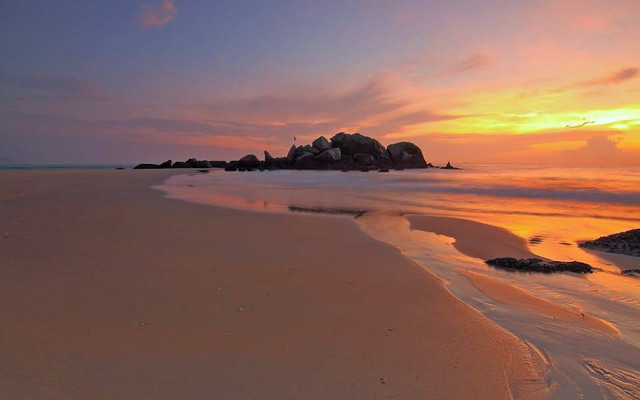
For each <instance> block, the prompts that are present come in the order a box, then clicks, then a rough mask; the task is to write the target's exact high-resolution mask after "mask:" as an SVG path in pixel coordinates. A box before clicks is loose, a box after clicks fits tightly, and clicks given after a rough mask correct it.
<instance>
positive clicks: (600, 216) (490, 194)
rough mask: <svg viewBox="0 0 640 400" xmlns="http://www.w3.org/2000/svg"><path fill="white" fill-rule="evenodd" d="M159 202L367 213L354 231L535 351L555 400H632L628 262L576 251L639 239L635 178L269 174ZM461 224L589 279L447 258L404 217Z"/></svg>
mask: <svg viewBox="0 0 640 400" xmlns="http://www.w3.org/2000/svg"><path fill="white" fill-rule="evenodd" d="M158 189H160V190H162V191H164V192H165V193H166V194H167V195H168V196H170V197H174V198H179V199H183V200H188V201H193V202H199V203H204V204H212V205H217V206H222V207H232V208H241V209H248V210H253V211H261V212H265V211H266V212H291V210H292V209H299V208H307V209H323V210H334V211H337V210H342V211H346V210H351V211H354V212H355V211H368V212H367V213H366V214H364V216H361V217H359V218H357V219H355V221H356V222H357V223H358V224H359V226H360V228H361V229H362V230H363V231H364V232H366V233H368V234H369V235H370V236H372V237H374V238H376V239H377V240H380V241H384V242H387V243H389V244H391V245H393V246H395V247H397V248H398V249H400V250H401V251H402V252H403V254H404V255H406V256H407V257H409V258H411V259H413V260H415V261H417V262H418V263H419V264H421V265H423V266H424V267H425V268H427V269H428V270H429V271H431V272H433V273H434V274H436V275H437V276H439V277H440V278H442V279H443V281H444V282H445V283H446V285H447V287H448V289H449V290H450V291H451V292H452V293H453V294H454V295H456V296H457V297H458V298H460V299H461V300H463V301H465V302H466V303H467V304H469V305H471V306H472V307H474V308H476V309H478V310H479V311H481V312H482V313H483V314H485V315H486V316H487V317H489V318H490V319H492V320H493V321H494V322H496V323H497V324H499V325H501V326H502V327H504V328H505V329H507V330H509V331H511V332H513V333H514V334H516V335H517V336H519V337H520V338H522V339H523V340H524V341H526V342H527V343H529V344H530V346H531V347H532V348H533V349H536V351H538V352H539V353H540V354H542V355H543V357H544V358H545V359H546V361H547V363H548V372H547V374H548V376H547V381H548V384H549V386H550V387H552V388H553V396H554V397H555V398H585V399H589V398H594V399H596V398H598V399H599V398H603V397H605V398H606V397H608V398H640V372H639V371H640V279H638V278H632V277H627V276H623V275H621V274H620V271H621V270H622V269H629V268H640V259H638V258H635V257H628V256H611V255H607V254H601V253H597V252H586V251H584V250H582V249H580V248H579V247H578V245H577V244H578V243H579V242H580V241H581V240H587V239H593V238H597V237H599V236H602V235H608V234H611V233H615V232H620V231H624V230H628V229H633V228H639V227H640V168H638V167H561V168H559V167H547V166H482V165H478V166H469V167H467V168H465V169H464V170H457V171H449V170H438V169H428V170H406V171H392V172H390V173H378V172H368V173H363V172H350V173H343V172H338V171H272V172H257V171H256V172H224V171H211V172H209V173H195V172H194V173H193V174H188V175H177V176H173V177H171V178H169V179H168V180H167V181H166V182H165V183H164V184H163V185H161V186H159V187H158ZM407 213H409V214H425V215H437V216H448V217H458V218H465V219H470V220H473V221H477V222H482V223H486V224H490V225H494V226H499V227H503V228H506V229H508V230H510V231H511V232H513V233H515V234H517V235H519V236H521V237H523V238H525V239H527V240H528V241H529V247H530V249H531V251H532V252H534V253H535V254H537V255H539V256H542V257H547V258H551V259H556V260H578V261H583V262H587V263H589V264H591V265H592V266H594V267H596V268H598V271H597V272H595V273H593V274H589V275H584V276H579V275H574V274H555V275H539V274H521V273H509V272H505V271H499V270H495V269H493V268H490V267H487V266H486V265H485V264H484V262H483V260H480V259H477V258H473V257H468V256H465V255H464V254H461V253H459V252H458V251H457V250H455V248H454V247H453V246H452V242H453V239H452V238H449V237H445V236H441V235H436V234H435V233H430V232H424V231H417V230H411V229H410V228H409V223H408V221H407V220H406V219H405V218H404V217H403V215H405V214H407ZM461 271H471V272H475V273H479V274H482V275H484V276H487V277H490V278H494V279H498V280H499V281H500V282H503V283H507V284H509V285H513V286H517V287H518V288H521V289H524V290H526V291H528V292H529V293H531V294H533V295H535V296H537V297H538V298H541V299H546V300H551V301H553V302H555V303H557V304H559V305H561V306H563V307H565V308H567V309H570V310H574V311H575V312H578V313H582V312H583V313H585V314H588V315H590V316H594V317H597V318H601V319H603V320H605V321H608V322H610V323H611V324H613V325H614V326H615V327H616V328H617V329H618V330H619V331H620V333H621V337H620V336H616V335H610V334H605V333H601V332H598V331H595V330H593V329H591V328H587V327H585V326H581V325H579V324H572V323H570V322H566V321H563V320H558V319H556V318H553V317H550V316H547V315H542V314H538V313H534V312H529V311H526V310H523V309H521V308H518V307H516V306H513V305H507V304H502V303H500V302H499V301H496V300H494V299H492V298H491V297H490V296H488V295H487V293H483V292H481V291H479V290H478V289H476V288H475V287H474V286H473V284H472V283H471V281H470V280H469V279H468V278H467V277H466V276H465V274H464V273H462V272H461Z"/></svg>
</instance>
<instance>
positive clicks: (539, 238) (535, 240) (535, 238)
mask: <svg viewBox="0 0 640 400" xmlns="http://www.w3.org/2000/svg"><path fill="white" fill-rule="evenodd" d="M543 241H544V238H543V237H542V236H532V237H530V238H529V239H527V242H528V243H529V244H530V245H533V246H535V245H537V244H540V243H542V242H543Z"/></svg>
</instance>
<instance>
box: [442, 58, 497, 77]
mask: <svg viewBox="0 0 640 400" xmlns="http://www.w3.org/2000/svg"><path fill="white" fill-rule="evenodd" d="M492 62H493V58H492V57H491V56H489V55H487V54H473V55H470V56H468V57H466V58H464V59H462V60H460V61H458V62H457V63H456V64H454V65H453V66H452V67H451V69H450V70H449V73H450V74H459V73H462V72H469V71H473V70H476V69H479V68H482V67H485V66H487V65H489V64H491V63H492Z"/></svg>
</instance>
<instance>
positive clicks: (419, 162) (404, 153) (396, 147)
mask: <svg viewBox="0 0 640 400" xmlns="http://www.w3.org/2000/svg"><path fill="white" fill-rule="evenodd" d="M387 151H388V152H389V156H390V157H391V161H392V162H393V164H394V165H395V166H398V167H403V168H425V167H426V166H427V162H426V161H425V160H424V156H423V155H422V150H420V148H419V147H418V146H416V145H415V144H413V143H411V142H399V143H394V144H390V145H389V146H388V147H387Z"/></svg>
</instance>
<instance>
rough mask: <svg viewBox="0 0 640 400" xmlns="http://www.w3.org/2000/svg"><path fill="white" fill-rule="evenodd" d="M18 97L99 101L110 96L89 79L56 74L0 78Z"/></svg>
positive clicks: (13, 94) (105, 99) (15, 96)
mask: <svg viewBox="0 0 640 400" xmlns="http://www.w3.org/2000/svg"><path fill="white" fill-rule="evenodd" d="M1 81H2V82H4V83H7V84H8V85H9V87H10V88H11V91H12V93H11V95H12V96H13V97H14V98H18V99H28V100H54V101H68V102H100V101H107V100H109V99H110V98H109V97H108V96H107V95H105V93H104V92H103V90H102V89H101V88H100V86H99V85H98V84H97V83H96V82H93V81H91V80H87V79H83V78H78V77H73V76H58V75H28V76H17V77H9V78H4V79H1Z"/></svg>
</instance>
